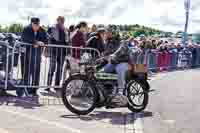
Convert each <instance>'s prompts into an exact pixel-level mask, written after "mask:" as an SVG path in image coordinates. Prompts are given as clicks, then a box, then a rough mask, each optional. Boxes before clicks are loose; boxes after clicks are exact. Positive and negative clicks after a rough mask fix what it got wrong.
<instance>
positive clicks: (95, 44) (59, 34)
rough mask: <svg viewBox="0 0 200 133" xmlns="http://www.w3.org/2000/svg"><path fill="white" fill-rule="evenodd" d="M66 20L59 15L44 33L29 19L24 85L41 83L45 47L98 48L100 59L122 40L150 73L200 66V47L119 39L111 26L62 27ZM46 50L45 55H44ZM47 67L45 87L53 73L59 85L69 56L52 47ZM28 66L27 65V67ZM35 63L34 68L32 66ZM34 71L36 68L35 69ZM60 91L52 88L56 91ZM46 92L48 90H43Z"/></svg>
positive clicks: (149, 39) (76, 53) (37, 22)
mask: <svg viewBox="0 0 200 133" xmlns="http://www.w3.org/2000/svg"><path fill="white" fill-rule="evenodd" d="M64 25H65V19H64V17H62V16H59V17H58V18H57V23H56V24H55V25H54V26H52V27H49V28H48V31H47V32H46V31H45V30H44V29H42V27H41V26H40V19H39V18H32V19H31V23H30V25H28V26H27V27H25V28H24V31H23V33H22V42H24V43H29V44H33V45H32V46H26V53H29V54H24V55H23V54H22V56H21V64H22V66H21V71H22V75H23V76H22V77H23V81H24V85H28V84H30V83H29V82H30V81H29V80H28V79H29V78H32V83H31V84H32V85H33V86H38V85H39V80H40V64H41V58H42V54H43V53H45V52H46V51H47V50H45V47H44V48H42V47H41V46H44V45H51V44H53V45H60V46H72V47H80V48H85V47H88V48H94V49H97V50H98V51H99V52H100V54H101V55H102V56H107V55H111V54H113V53H114V52H115V51H116V50H117V49H118V48H119V46H120V45H121V44H122V43H121V42H122V41H123V40H128V41H129V42H130V44H132V43H134V45H135V46H137V47H139V48H140V49H141V50H142V51H143V53H144V55H145V58H146V62H145V63H146V64H147V66H148V69H149V71H151V72H158V71H163V70H175V69H177V68H181V69H182V68H190V67H192V68H194V67H198V66H199V65H200V46H199V45H194V44H188V45H185V46H184V45H182V44H181V43H176V42H170V41H164V40H161V39H157V38H153V37H145V36H144V35H141V36H139V37H137V38H134V37H132V36H129V35H127V36H122V35H120V33H119V32H116V31H113V30H112V28H110V27H98V26H96V25H95V24H94V25H92V27H90V28H89V26H88V24H87V22H84V21H82V22H80V23H79V24H78V25H71V26H69V27H68V28H66V27H65V26H64ZM43 51H45V52H43ZM51 53H53V54H52V55H51V56H50V66H49V70H48V83H47V84H48V86H50V85H51V84H52V83H53V75H54V73H55V85H56V86H60V82H61V75H62V73H63V72H62V68H63V65H64V62H65V56H66V55H67V54H68V53H67V51H66V50H64V49H60V48H59V49H58V48H52V49H51ZM71 54H72V57H74V58H76V59H80V51H78V50H76V51H72V53H71ZM26 64H29V65H30V66H27V65H26ZM35 64H36V65H37V66H36V67H35ZM35 68H37V69H35ZM58 89H59V88H55V90H58ZM28 90H29V93H30V94H33V95H37V93H36V89H33V88H29V89H28ZM46 90H47V91H49V90H50V88H47V89H46Z"/></svg>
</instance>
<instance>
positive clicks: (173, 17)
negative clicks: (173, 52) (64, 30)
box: [0, 0, 200, 33]
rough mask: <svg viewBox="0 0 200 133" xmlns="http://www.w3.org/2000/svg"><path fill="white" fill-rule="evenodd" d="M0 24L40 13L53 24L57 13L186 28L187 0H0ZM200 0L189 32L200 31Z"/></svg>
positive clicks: (74, 18) (71, 18)
mask: <svg viewBox="0 0 200 133" xmlns="http://www.w3.org/2000/svg"><path fill="white" fill-rule="evenodd" d="M0 3H1V5H0V14H1V15H0V16H1V17H0V24H3V25H7V24H11V23H16V22H19V23H23V24H24V25H26V24H28V16H30V17H31V16H37V17H39V18H40V19H41V23H42V24H44V25H47V24H50V25H51V24H54V23H55V21H56V18H57V16H58V15H63V16H65V18H66V24H67V25H69V24H73V23H78V21H80V20H86V21H87V22H89V23H91V24H92V23H98V24H99V23H101V24H110V23H112V24H140V25H145V26H150V27H153V28H158V29H161V30H165V31H172V32H176V31H180V30H183V29H184V23H185V10H184V0H0ZM198 6H200V0H191V9H190V20H189V27H188V31H189V32H190V33H195V32H200V17H198V15H199V14H200V8H198Z"/></svg>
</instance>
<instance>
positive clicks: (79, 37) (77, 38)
mask: <svg viewBox="0 0 200 133" xmlns="http://www.w3.org/2000/svg"><path fill="white" fill-rule="evenodd" d="M74 32H76V33H75V35H74V36H73V37H72V38H71V41H72V46H73V47H85V44H86V40H85V36H84V34H83V33H82V32H81V31H79V30H76V31H74ZM72 34H73V33H72ZM81 52H82V51H81V50H79V49H73V50H72V57H74V58H76V59H80V56H81Z"/></svg>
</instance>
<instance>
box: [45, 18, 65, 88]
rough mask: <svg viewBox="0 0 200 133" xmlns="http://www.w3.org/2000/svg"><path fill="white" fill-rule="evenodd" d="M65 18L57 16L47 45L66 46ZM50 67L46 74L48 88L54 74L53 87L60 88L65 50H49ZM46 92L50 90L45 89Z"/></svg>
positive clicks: (53, 48)
mask: <svg viewBox="0 0 200 133" xmlns="http://www.w3.org/2000/svg"><path fill="white" fill-rule="evenodd" d="M64 23H65V18H64V17H63V16H59V17H58V18H57V24H56V25H55V26H53V27H51V33H49V34H50V43H49V45H60V46H66V45H68V33H67V31H66V30H65V26H64ZM49 52H50V67H49V72H48V81H47V84H48V86H51V85H52V81H53V75H54V73H55V86H60V81H61V75H62V70H63V65H64V60H65V57H66V49H65V48H56V47H52V48H51V49H50V51H49ZM55 90H56V91H57V90H59V88H55ZM46 91H50V88H47V89H46Z"/></svg>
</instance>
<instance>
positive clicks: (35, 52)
mask: <svg viewBox="0 0 200 133" xmlns="http://www.w3.org/2000/svg"><path fill="white" fill-rule="evenodd" d="M0 46H1V47H0V50H1V54H0V57H1V58H0V60H1V62H0V66H1V74H0V77H1V79H0V80H1V85H3V86H4V88H6V89H10V88H9V86H10V85H9V84H10V83H11V81H12V82H13V86H14V87H15V88H60V87H61V86H62V82H63V80H65V78H66V76H67V75H66V72H67V71H66V70H67V69H70V70H78V68H74V64H78V62H79V61H80V57H81V55H83V54H84V53H90V54H91V55H92V57H93V58H96V57H100V53H99V51H97V50H96V49H92V48H79V47H71V46H63V45H54V44H48V45H45V46H33V45H32V44H28V43H22V42H16V43H15V45H14V46H13V47H11V46H9V43H7V42H0ZM3 72H4V74H3ZM2 82H3V83H2Z"/></svg>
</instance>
